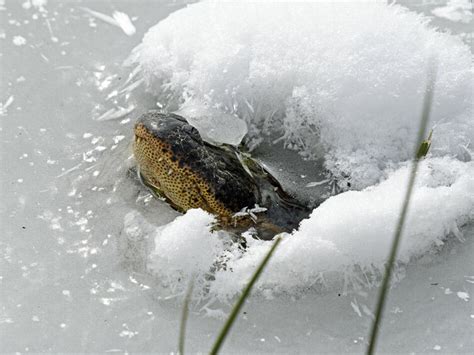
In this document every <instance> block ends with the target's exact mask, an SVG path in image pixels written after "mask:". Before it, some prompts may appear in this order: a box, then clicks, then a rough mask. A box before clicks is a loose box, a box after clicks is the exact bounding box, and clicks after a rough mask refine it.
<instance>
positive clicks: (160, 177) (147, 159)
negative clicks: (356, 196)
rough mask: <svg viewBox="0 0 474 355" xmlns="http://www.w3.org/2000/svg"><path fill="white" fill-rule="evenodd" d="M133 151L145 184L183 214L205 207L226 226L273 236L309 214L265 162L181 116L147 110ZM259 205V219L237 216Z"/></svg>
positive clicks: (137, 129) (265, 236)
mask: <svg viewBox="0 0 474 355" xmlns="http://www.w3.org/2000/svg"><path fill="white" fill-rule="evenodd" d="M133 149H134V155H135V159H136V161H137V165H138V170H139V173H140V176H141V179H142V181H143V182H144V183H145V185H147V186H148V187H149V188H151V189H152V190H153V191H154V192H155V193H156V194H158V195H161V196H163V197H165V198H166V199H167V201H168V202H169V203H170V204H171V205H172V206H173V207H174V208H175V209H177V210H179V211H181V212H185V211H187V210H189V209H191V208H201V209H203V210H205V211H208V212H210V213H212V214H214V215H216V216H218V218H219V222H220V224H221V225H222V226H223V227H224V228H226V229H236V230H243V229H245V228H248V227H251V226H254V227H256V228H257V230H258V231H259V236H260V237H263V239H271V238H272V237H273V236H274V235H275V234H277V233H279V232H283V231H288V232H289V231H291V230H292V229H293V228H295V227H296V226H297V225H298V223H299V221H300V220H301V219H302V218H306V217H307V216H308V214H309V210H308V209H307V208H306V207H304V206H303V205H301V204H299V203H298V202H297V201H296V200H294V199H293V198H292V197H290V196H289V195H287V194H286V193H285V192H284V191H283V190H282V188H281V186H280V185H279V183H278V182H277V181H276V180H275V179H274V178H273V177H272V176H271V175H270V174H269V173H268V172H267V171H266V170H265V169H264V168H263V167H262V166H261V165H260V164H258V163H257V162H256V161H254V160H253V159H251V158H248V157H247V158H245V159H243V158H242V155H241V154H240V152H239V151H238V150H237V149H235V148H233V147H230V146H225V145H224V146H219V147H217V146H213V145H210V144H208V143H206V142H204V141H203V140H202V139H201V136H200V135H199V133H198V131H197V130H196V129H195V128H194V127H192V126H190V125H189V124H188V123H187V122H186V120H185V119H184V118H183V117H181V116H178V115H175V114H164V113H159V112H154V111H150V112H147V113H145V114H143V115H142V116H141V117H140V118H139V119H138V121H137V123H136V124H135V142H134V146H133ZM243 160H245V161H246V164H245V166H244V165H243V162H242V161H243ZM256 204H258V205H259V206H262V207H265V208H267V211H266V212H264V213H262V214H259V215H258V216H259V218H258V221H257V223H255V222H254V221H252V220H251V219H250V218H242V217H240V218H238V219H235V218H233V215H234V214H235V213H237V212H239V211H241V210H242V209H243V208H249V209H251V208H253V207H254V206H255V205H256ZM261 215H263V216H261ZM262 217H263V218H262ZM261 231H263V233H260V232H261Z"/></svg>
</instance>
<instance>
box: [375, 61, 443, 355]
mask: <svg viewBox="0 0 474 355" xmlns="http://www.w3.org/2000/svg"><path fill="white" fill-rule="evenodd" d="M435 76H436V68H435V66H434V65H431V66H430V67H429V73H428V83H427V87H426V91H425V97H424V100H423V111H422V115H421V120H420V126H419V128H418V138H417V145H416V149H415V152H414V155H413V156H414V157H415V158H414V161H413V163H412V166H411V170H410V177H409V179H408V186H407V190H406V193H405V198H404V201H403V205H402V209H401V212H400V215H399V218H398V223H397V227H396V229H395V235H394V237H393V241H392V245H391V248H390V254H389V258H388V262H387V265H386V267H385V274H384V277H383V280H382V285H381V287H380V293H379V297H378V300H377V307H376V310H375V319H374V321H373V323H372V329H371V333H370V340H369V346H368V348H367V354H368V355H372V354H373V353H374V351H375V346H376V345H377V337H378V332H379V328H380V325H381V321H382V317H383V311H384V307H385V300H386V298H387V294H388V290H389V285H390V279H391V276H392V271H393V265H394V263H395V260H396V257H397V252H398V247H399V244H400V240H401V235H402V231H403V226H404V224H405V219H406V216H407V211H408V206H409V204H410V199H411V194H412V192H413V186H414V184H415V179H416V172H417V170H418V162H419V160H420V159H421V158H422V157H423V156H424V154H420V147H421V145H422V143H423V137H425V132H426V127H427V125H428V120H429V116H430V111H431V102H432V100H433V89H434V83H435ZM430 138H431V135H430V137H429V139H430ZM422 149H426V148H422ZM427 149H429V147H428V148H427ZM427 149H426V153H427V152H428V151H427ZM423 152H424V151H423Z"/></svg>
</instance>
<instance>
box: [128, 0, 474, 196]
mask: <svg viewBox="0 0 474 355" xmlns="http://www.w3.org/2000/svg"><path fill="white" fill-rule="evenodd" d="M428 22H429V21H428V19H426V18H423V17H421V16H420V15H417V14H415V13H412V12H409V11H407V10H406V9H404V8H402V7H399V6H396V5H392V6H387V5H385V4H382V3H364V5H363V6H360V5H358V4H353V3H344V4H340V3H334V4H327V3H324V4H322V3H317V4H314V3H313V4H307V3H306V4H301V3H299V4H296V5H295V4H291V5H290V4H282V3H278V4H273V3H271V4H268V3H258V4H256V3H250V4H245V5H239V4H236V3H219V4H216V3H214V2H207V1H204V2H201V3H198V4H193V5H190V6H188V7H186V8H185V9H182V10H180V11H177V12H175V13H173V14H171V15H170V16H169V17H168V18H167V19H165V20H163V21H161V22H160V23H159V24H157V25H156V26H154V27H152V28H151V29H150V30H149V31H148V33H147V34H146V35H145V37H144V38H143V41H142V44H141V45H139V46H138V47H137V48H136V49H135V50H134V52H133V53H132V55H131V57H130V60H129V62H132V63H135V64H136V65H137V66H138V67H139V70H140V74H141V77H142V78H143V79H144V80H145V82H146V84H147V86H148V89H149V90H150V92H151V93H153V94H154V95H156V97H157V98H159V99H160V102H162V101H166V102H167V103H168V106H169V107H168V108H169V109H173V108H175V107H178V108H180V107H183V106H188V105H189V104H190V103H192V101H193V100H197V101H198V102H201V103H207V104H208V105H209V107H212V108H217V109H219V110H220V111H221V112H222V113H227V114H231V115H237V116H238V117H240V118H241V119H243V120H244V121H246V122H247V124H248V131H249V132H248V133H249V137H250V138H251V140H250V144H252V142H253V143H258V142H259V141H260V140H261V139H262V136H265V135H273V136H274V135H279V136H281V137H282V139H284V141H285V143H286V144H287V146H289V147H292V148H294V149H297V150H299V151H300V152H301V154H302V155H303V156H305V157H310V158H311V157H315V156H319V155H321V154H323V155H324V156H325V158H326V166H327V168H328V169H329V170H330V171H331V172H332V173H333V174H334V175H335V176H336V177H338V178H340V179H348V180H350V181H351V184H352V186H353V187H355V188H358V189H361V188H363V187H366V186H370V185H372V184H374V183H376V182H378V181H380V179H383V178H385V176H384V175H383V171H384V170H385V168H387V167H388V166H390V165H391V164H398V163H400V162H403V161H405V160H407V159H408V158H409V157H410V156H411V155H412V151H413V144H414V139H415V136H416V134H415V132H416V129H417V127H418V121H419V117H420V112H421V101H422V98H423V93H424V90H425V86H426V80H425V77H426V71H427V66H428V63H429V60H430V58H431V57H434V58H436V61H437V63H438V65H437V66H438V75H437V81H436V87H435V97H434V102H433V111H432V115H431V122H430V127H431V128H434V139H433V146H432V153H433V154H435V155H437V156H443V155H451V154H460V153H459V152H460V150H462V148H460V147H461V146H466V145H467V144H469V143H470V142H471V141H472V140H473V138H474V127H473V126H474V125H473V123H472V105H471V101H472V96H471V93H472V89H473V72H472V70H471V53H470V52H469V49H468V47H467V46H466V45H465V44H463V43H462V42H461V40H460V39H458V38H456V37H454V36H451V35H449V34H444V33H440V32H437V31H436V30H435V29H433V28H430V27H429V25H428ZM163 98H165V100H163ZM223 116H224V115H223ZM225 117H228V116H225ZM226 119H227V118H226ZM211 121H213V119H211ZM211 121H210V122H211ZM470 149H472V148H470ZM347 176H349V178H347Z"/></svg>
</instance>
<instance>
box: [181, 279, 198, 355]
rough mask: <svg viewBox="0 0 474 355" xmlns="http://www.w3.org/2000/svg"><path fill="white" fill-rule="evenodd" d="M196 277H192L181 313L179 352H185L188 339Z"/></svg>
mask: <svg viewBox="0 0 474 355" xmlns="http://www.w3.org/2000/svg"><path fill="white" fill-rule="evenodd" d="M193 288H194V278H191V281H190V282H189V286H188V290H187V291H186V296H185V297H184V302H183V312H182V313H181V322H180V324H179V343H178V354H181V355H183V354H184V342H185V340H186V323H187V321H188V315H189V303H190V302H191V295H192V294H193Z"/></svg>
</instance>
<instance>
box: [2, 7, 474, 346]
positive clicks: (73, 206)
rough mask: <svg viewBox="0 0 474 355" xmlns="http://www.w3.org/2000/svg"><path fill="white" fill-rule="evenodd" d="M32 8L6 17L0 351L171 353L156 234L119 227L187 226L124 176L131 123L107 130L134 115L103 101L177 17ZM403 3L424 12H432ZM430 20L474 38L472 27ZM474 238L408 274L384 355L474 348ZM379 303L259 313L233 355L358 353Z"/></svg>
mask: <svg viewBox="0 0 474 355" xmlns="http://www.w3.org/2000/svg"><path fill="white" fill-rule="evenodd" d="M38 3H40V2H33V4H38ZM24 4H28V2H7V3H6V4H5V5H4V8H5V9H3V10H1V11H0V16H1V21H0V22H1V26H0V35H1V39H0V41H1V42H0V43H1V49H0V53H1V57H0V58H1V59H0V60H1V63H0V66H1V68H2V77H1V83H0V84H1V90H0V92H1V96H0V103H2V104H3V106H2V110H1V112H3V114H2V115H1V116H0V122H1V126H0V127H1V131H0V142H1V152H2V154H1V166H2V169H1V171H0V174H1V175H0V181H1V199H2V202H1V204H0V213H1V227H2V228H1V230H2V238H1V244H0V250H1V261H0V263H1V264H0V265H1V266H0V281H1V287H2V293H1V304H2V306H1V312H0V327H1V328H0V344H1V345H0V346H1V350H2V352H13V351H19V352H66V351H71V352H72V351H81V352H104V351H111V352H112V351H117V352H125V351H128V352H129V351H135V352H139V351H140V352H153V351H155V352H172V351H176V345H177V329H178V323H179V318H180V308H179V302H176V300H175V299H174V298H170V299H166V296H167V295H170V294H171V295H172V294H173V292H169V290H168V291H167V292H163V290H162V288H161V286H160V280H157V279H156V278H154V277H153V276H152V275H150V274H148V273H147V272H145V264H146V262H147V260H146V256H147V255H148V254H149V248H150V240H148V239H147V238H149V237H147V235H149V233H139V232H137V231H135V230H134V229H133V228H134V226H135V225H134V224H131V225H130V226H127V225H125V226H124V220H126V216H127V215H128V214H129V213H130V212H133V211H138V212H139V214H140V216H141V217H137V218H143V219H144V220H145V221H147V223H152V224H154V225H162V224H165V223H168V222H170V221H172V220H173V219H174V218H175V217H176V216H177V215H178V214H177V213H176V212H174V211H173V210H171V209H170V208H169V207H167V206H166V205H165V204H164V203H163V202H161V201H157V200H155V199H150V198H149V196H148V195H147V193H146V191H144V190H142V189H141V188H140V186H139V185H138V184H136V183H135V182H134V180H133V178H132V177H129V176H128V175H127V171H128V167H129V163H128V161H127V158H128V157H129V155H130V153H129V149H128V148H129V147H128V142H129V141H130V139H131V130H132V125H133V120H132V119H130V118H129V116H127V115H124V116H123V117H120V118H118V119H113V120H99V118H100V117H101V115H102V114H103V113H105V112H107V111H108V110H109V109H112V108H114V109H116V108H117V107H119V106H121V107H124V109H127V108H128V107H129V106H128V104H129V102H127V100H126V96H124V95H122V96H121V95H118V96H117V97H116V98H114V97H111V98H109V99H107V96H108V94H110V92H111V90H110V89H108V88H115V87H116V88H120V87H123V86H122V84H121V83H122V82H124V81H126V80H127V78H128V74H129V71H128V69H127V68H123V67H122V62H123V61H124V59H125V58H126V57H127V56H128V54H129V53H130V51H131V50H132V48H133V47H135V45H137V44H138V43H139V42H140V40H141V38H142V36H143V34H144V33H145V31H146V30H147V29H148V28H149V27H150V26H152V25H154V24H155V23H156V22H157V21H159V20H160V19H162V18H164V17H165V16H167V15H168V14H169V13H171V12H172V11H175V10H176V9H178V8H180V7H181V6H182V5H180V4H171V5H166V4H162V3H161V4H160V3H152V2H140V3H138V4H137V3H133V4H132V3H127V2H113V1H100V2H93V1H88V2H80V1H78V2H64V3H59V2H48V3H47V4H46V5H45V6H44V8H43V9H42V8H41V7H35V6H31V7H30V8H28V5H24ZM408 4H409V5H411V6H412V7H413V9H414V10H416V11H427V12H428V11H430V9H431V8H432V7H433V6H434V5H430V4H429V5H424V6H423V7H419V5H420V4H419V3H417V4H414V3H413V2H408ZM80 7H87V8H90V9H93V10H94V11H98V12H102V13H106V14H109V15H110V14H112V12H113V11H114V10H119V11H123V12H125V13H126V14H128V15H129V16H130V17H131V18H132V20H133V18H134V17H137V18H136V19H135V20H134V22H133V23H134V25H135V27H136V31H137V32H136V34H135V35H132V36H127V35H126V34H125V33H123V31H121V29H120V28H118V27H116V26H112V25H109V24H107V23H104V22H103V21H101V20H99V19H93V17H91V16H90V15H87V14H86V13H85V12H84V11H83V10H81V8H80ZM436 21H438V22H437V24H438V25H439V26H443V27H444V28H449V29H450V30H452V31H454V32H456V33H464V32H468V30H467V27H466V26H464V25H462V24H458V23H451V22H448V21H447V20H436ZM108 85H109V86H108ZM107 86H108V87H107ZM115 99H116V100H117V102H116V103H115V102H114V100H115ZM134 100H135V101H134V104H135V105H136V108H135V110H134V111H133V115H132V117H133V116H135V115H137V116H138V115H139V113H140V112H141V111H145V110H146V109H148V108H151V107H153V106H154V103H153V100H152V99H151V98H150V97H149V96H148V95H147V94H145V93H141V94H139V95H135V96H134ZM8 103H10V104H8ZM7 104H8V105H7ZM5 106H7V107H5ZM265 154H266V153H265V152H262V157H265ZM270 160H271V159H270ZM270 165H272V164H271V162H270ZM273 166H275V169H278V165H277V164H276V163H275V164H274V165H273ZM295 170H296V169H295ZM301 175H302V173H300V172H299V171H298V173H297V175H296V177H295V178H294V180H296V179H297V178H298V176H301ZM316 177H317V176H316ZM316 177H315V178H316ZM318 178H319V177H318ZM302 179H303V178H302ZM303 180H304V179H303ZM298 183H301V182H298ZM306 183H307V181H306V180H304V184H306ZM295 190H298V189H295ZM142 225H146V223H145V222H144V223H143V224H142ZM127 227H129V228H127ZM473 234H474V231H473V228H472V226H471V227H467V228H466V229H465V230H464V236H465V237H466V242H465V243H463V244H461V243H456V242H453V243H452V245H451V244H450V245H449V246H447V247H446V248H445V249H444V250H443V251H442V252H441V253H440V254H436V255H426V256H425V257H424V258H423V259H422V260H421V261H419V262H417V263H416V264H414V265H410V266H409V267H408V268H407V269H406V275H407V276H406V277H405V278H404V279H403V280H402V281H401V282H400V284H398V285H397V287H396V288H394V290H393V294H392V295H391V297H390V300H389V304H388V306H387V310H388V313H387V318H386V322H385V323H384V329H383V331H382V336H381V339H380V346H381V350H386V351H392V352H396V351H400V352H408V351H413V352H428V351H436V350H438V349H439V350H440V351H442V352H468V351H472V349H474V344H473V342H472V339H471V337H470V334H471V333H472V330H473V326H472V325H473V312H472V300H471V299H467V301H466V297H465V295H464V293H467V294H468V295H472V293H473V287H472V285H473V281H474V279H473V276H472V275H473V274H472V270H473V266H474V265H473V263H472V260H471V258H472V252H473V251H474V250H473V247H474V242H473V238H469V237H470V236H472V235H473ZM375 294H376V292H375V291H374V290H360V291H358V292H355V293H347V294H345V293H344V292H342V291H337V290H336V291H334V292H327V293H323V294H317V293H313V292H308V293H307V294H303V296H302V297H300V298H291V297H285V296H281V297H277V298H275V299H271V298H270V299H261V298H256V299H253V300H252V301H251V302H250V303H249V304H248V306H247V307H246V310H245V312H246V313H245V314H243V315H242V317H241V319H240V321H239V323H238V324H237V325H236V327H235V328H234V332H233V334H232V336H231V337H230V339H229V341H228V343H227V344H226V346H227V347H226V348H225V349H227V350H228V351H231V350H233V351H241V352H251V351H253V352H274V351H279V352H292V351H294V349H295V348H297V349H299V351H300V352H314V351H318V352H325V351H326V352H362V351H363V350H364V343H365V341H366V334H367V331H368V327H369V324H370V321H371V315H370V310H371V309H372V308H373V304H374V299H375V298H374V297H375ZM201 307H202V304H201V305H196V306H194V308H193V313H192V314H191V318H190V324H189V331H188V334H189V336H188V340H187V349H189V351H192V352H195V351H201V352H206V351H207V350H208V349H209V348H210V345H211V343H212V341H213V339H214V336H215V334H216V333H217V330H218V329H219V327H220V325H221V324H222V321H221V320H220V319H219V318H212V317H207V316H205V314H206V312H205V311H203V310H200V308H201ZM210 307H211V308H213V309H220V308H221V307H222V308H223V309H224V310H227V309H228V308H226V307H225V306H223V305H219V304H217V305H216V304H213V305H210ZM216 312H217V313H218V311H216ZM438 347H439V348H438Z"/></svg>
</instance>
